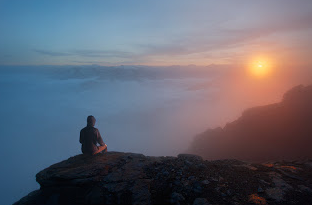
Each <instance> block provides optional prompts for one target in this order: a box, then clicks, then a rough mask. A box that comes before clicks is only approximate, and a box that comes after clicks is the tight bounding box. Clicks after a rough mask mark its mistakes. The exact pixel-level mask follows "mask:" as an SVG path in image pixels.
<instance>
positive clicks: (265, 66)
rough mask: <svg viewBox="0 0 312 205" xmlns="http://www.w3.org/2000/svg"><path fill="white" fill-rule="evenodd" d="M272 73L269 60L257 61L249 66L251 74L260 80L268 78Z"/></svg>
mask: <svg viewBox="0 0 312 205" xmlns="http://www.w3.org/2000/svg"><path fill="white" fill-rule="evenodd" d="M270 72H271V66H270V64H269V63H268V61H267V60H255V61H253V62H252V63H251V65H250V66H249V73H250V74H251V75H252V76H254V77H258V78H263V77H266V76H268V75H269V74H270Z"/></svg>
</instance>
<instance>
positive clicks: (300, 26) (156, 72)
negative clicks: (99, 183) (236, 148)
mask: <svg viewBox="0 0 312 205" xmlns="http://www.w3.org/2000/svg"><path fill="white" fill-rule="evenodd" d="M311 22H312V1H309V0H296V1H290V0H275V1H272V0H261V1H251V0H237V1H233V0H224V1H212V0H211V1H210V0H192V1H186V0H170V1H168V0H157V1H146V0H144V1H143V0H142V1H139V0H133V1H128V0H123V1H122V0H120V1H99V0H93V1H89V0H88V1H80V0H62V1H59V0H54V1H47V0H29V1H24V0H0V96H1V97H0V116H1V118H0V138H1V140H2V143H1V144H0V154H1V156H5V157H2V158H1V161H0V164H1V167H3V168H2V169H1V170H0V176H1V182H3V183H2V184H1V185H0V190H1V191H0V198H1V199H2V202H3V203H5V204H12V203H13V202H15V201H17V200H18V199H20V198H21V197H22V196H25V195H26V194H28V193H29V192H30V191H32V190H35V189H38V188H39V186H38V184H37V183H36V182H35V174H36V173H38V172H39V171H40V170H42V169H44V168H46V167H48V166H50V165H51V164H53V163H57V162H59V161H61V160H64V159H67V158H69V157H70V156H74V155H77V154H80V146H81V145H80V144H79V142H78V136H79V131H80V129H81V128H82V127H84V126H85V124H86V122H85V121H86V117H87V116H88V115H90V114H92V115H94V116H95V118H96V119H97V122H96V127H98V128H99V130H100V132H101V134H102V136H103V138H104V142H106V143H107V144H108V148H109V151H122V152H137V153H143V154H145V155H154V156H159V155H170V156H175V155H177V154H178V153H181V152H183V151H184V150H186V149H187V147H188V145H189V143H191V141H192V139H193V137H194V136H195V135H196V134H198V133H202V132H204V131H205V130H207V129H208V128H215V127H218V126H221V127H223V126H224V125H225V124H226V123H227V122H231V121H233V120H235V119H237V118H238V117H239V116H240V115H241V113H242V112H243V111H244V110H245V109H247V108H249V107H254V106H259V105H266V104H270V103H276V102H279V101H280V100H281V99H282V97H283V93H285V92H286V91H287V90H289V89H290V88H292V87H294V86H296V85H298V84H304V85H308V84H311V83H312V69H311V66H312V58H311V53H312V41H311V36H312V24H311ZM12 150H13V152H14V154H10V153H11V152H12Z"/></svg>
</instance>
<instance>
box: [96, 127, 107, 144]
mask: <svg viewBox="0 0 312 205" xmlns="http://www.w3.org/2000/svg"><path fill="white" fill-rule="evenodd" d="M96 131H97V132H96V139H97V142H98V143H99V144H100V145H101V146H104V145H105V143H104V142H103V139H102V137H101V134H100V131H99V130H98V129H97V130H96Z"/></svg>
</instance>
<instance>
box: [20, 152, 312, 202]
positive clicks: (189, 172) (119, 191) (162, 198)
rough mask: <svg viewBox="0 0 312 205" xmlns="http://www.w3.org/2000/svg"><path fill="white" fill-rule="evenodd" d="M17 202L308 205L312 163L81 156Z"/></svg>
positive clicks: (50, 172) (43, 177) (41, 176)
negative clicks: (254, 162) (258, 162)
mask: <svg viewBox="0 0 312 205" xmlns="http://www.w3.org/2000/svg"><path fill="white" fill-rule="evenodd" d="M36 180H37V182H38V183H39V184H40V189H39V190H36V191H34V192H31V193H30V194H29V195H27V196H25V197H24V198H22V199H21V200H19V201H18V202H16V203H15V204H14V205H77V204H81V205H87V204H88V205H90V204H94V205H95V204H144V205H148V204H176V205H178V204H181V205H184V204H185V205H186V204H193V205H207V204H309V202H311V201H312V161H301V162H298V161H293V162H279V163H271V164H251V163H247V162H242V161H237V160H223V161H204V160H203V159H202V158H201V157H199V156H196V155H187V154H181V155H178V157H148V156H144V155H142V154H133V153H121V152H108V153H105V154H98V155H96V156H84V155H77V156H74V157H71V158H69V159H67V160H65V161H62V162H60V163H57V164H54V165H52V166H50V167H48V168H46V169H44V170H42V171H41V172H39V173H38V174H37V175H36Z"/></svg>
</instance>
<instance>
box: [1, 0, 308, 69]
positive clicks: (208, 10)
mask: <svg viewBox="0 0 312 205" xmlns="http://www.w3.org/2000/svg"><path fill="white" fill-rule="evenodd" d="M311 11H312V2H311V1H304V0H300V1H288V0H286V1H281V0H277V1H268V0H265V1H247V0H240V1H229V0H228V1H203V0H196V1H184V0H179V1H177V0H172V1H165V0H158V1H138V0H135V1H57V0H55V1H47V0H37V1H22V0H20V1H17V0H10V1H8V0H1V1H0V64H1V65H12V64H13V65H16V64H17V65H43V64H44V65H46V64H48V65H49V64H56V65H65V64H66V65H68V64H70V65H71V64H100V65H122V64H126V65H137V64H142V65H177V64H178V65H188V64H197V65H209V64H212V63H215V64H233V63H236V64H237V63H244V61H245V60H246V58H250V57H251V56H253V55H258V54H265V55H268V56H271V58H274V59H278V61H283V62H284V61H285V60H286V59H290V58H291V59H292V62H294V61H295V62H296V63H300V64H304V65H307V64H308V65H310V64H311V60H309V58H308V56H309V55H310V54H311V50H312V49H311V47H312V46H311V40H310V36H311V34H312V32H311V30H312V24H311V22H312V12H311ZM277 53H278V55H277Z"/></svg>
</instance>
